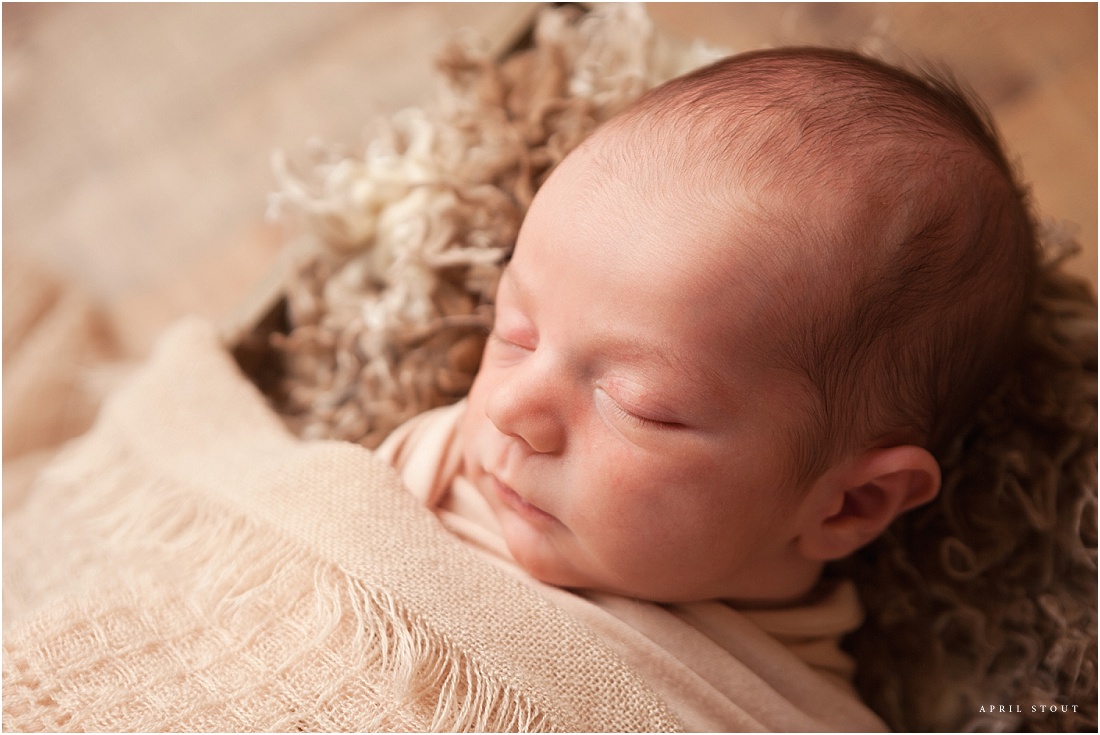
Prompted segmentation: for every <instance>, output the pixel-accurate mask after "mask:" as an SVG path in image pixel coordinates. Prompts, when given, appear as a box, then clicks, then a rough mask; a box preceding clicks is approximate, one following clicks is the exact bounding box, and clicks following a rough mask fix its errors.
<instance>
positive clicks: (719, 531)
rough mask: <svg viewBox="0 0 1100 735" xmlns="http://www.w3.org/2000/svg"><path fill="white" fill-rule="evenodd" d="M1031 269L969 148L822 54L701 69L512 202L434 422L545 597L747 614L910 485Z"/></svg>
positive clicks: (851, 62)
mask: <svg viewBox="0 0 1100 735" xmlns="http://www.w3.org/2000/svg"><path fill="white" fill-rule="evenodd" d="M1034 260H1035V246H1034V237H1033V232H1032V226H1031V223H1030V219H1029V217H1028V214H1027V211H1026V207H1025V206H1024V204H1023V201H1022V197H1021V194H1020V192H1019V190H1018V189H1017V187H1016V186H1015V184H1014V183H1013V180H1012V176H1011V172H1010V170H1009V167H1008V165H1007V164H1006V163H1005V160H1004V157H1003V155H1002V153H1001V152H1000V150H999V147H998V145H997V143H996V140H995V138H994V136H993V134H992V133H991V132H990V129H989V127H988V126H987V125H986V124H985V122H984V121H983V120H982V118H981V117H980V116H979V115H977V114H975V113H974V112H973V110H972V108H971V107H970V106H969V105H968V104H967V103H966V102H965V101H964V99H963V98H962V97H961V96H959V95H958V94H956V93H955V92H953V91H951V90H950V89H947V88H945V87H944V86H942V85H938V84H935V83H930V82H924V81H920V80H918V79H916V78H914V77H912V76H910V75H908V74H906V73H903V72H900V71H897V70H894V69H891V68H889V67H886V66H883V65H880V64H878V63H876V62H872V61H868V60H865V59H863V58H861V57H858V56H855V55H852V54H847V53H843V52H833V51H823V50H805V49H803V50H798V49H794V50H778V51H767V52H757V53H753V54H748V55H743V56H739V57H734V58H732V59H727V60H725V61H722V62H719V63H718V64H715V65H713V66H711V67H707V68H705V69H702V70H700V71H698V72H695V73H693V74H690V75H688V76H686V77H682V78H680V79H677V80H674V81H673V82H670V83H669V84H667V85H664V86H662V87H660V88H658V89H656V90H654V91H653V92H651V93H650V94H648V95H646V96H645V97H644V98H643V99H642V100H640V101H639V102H638V103H636V104H635V105H633V106H632V107H631V108H630V109H628V110H627V111H626V112H624V113H623V114H621V115H619V116H618V117H616V118H615V119H613V120H612V121H610V122H609V123H608V124H606V125H605V126H603V127H602V128H600V130H598V131H597V133H596V134H595V135H593V136H592V137H591V138H590V139H589V140H588V141H586V142H585V144H584V145H582V146H581V147H580V148H579V149H577V150H576V151H575V152H574V153H573V154H571V155H570V156H569V157H568V158H567V159H566V160H565V161H563V162H562V164H561V165H560V166H559V167H558V168H557V169H556V170H555V171H554V173H553V174H552V175H551V177H550V179H549V180H548V181H547V183H546V184H545V185H544V186H543V187H542V189H540V191H539V193H538V195H537V196H536V198H535V201H534V202H533V204H532V206H531V209H530V211H529V213H528V216H527V219H526V220H525V222H524V225H523V228H522V230H521V232H520V236H519V240H518V242H517V245H516V249H515V253H514V255H513V258H512V261H511V263H510V264H509V266H508V268H507V269H506V270H505V273H504V275H503V276H502V279H501V285H500V290H499V292H498V296H497V316H496V324H495V327H494V334H493V336H492V338H491V339H490V342H489V345H488V346H487V348H486V352H485V356H484V359H483V362H482V367H481V371H480V372H479V374H478V377H477V380H476V381H475V383H474V387H473V389H472V390H471V393H470V399H469V409H468V411H467V413H466V418H465V420H464V424H463V426H462V433H463V442H464V458H465V463H466V465H465V466H466V472H467V474H468V475H469V477H470V478H471V479H472V480H473V481H474V483H475V485H477V487H478V488H479V490H480V491H481V492H482V493H483V494H484V495H485V496H486V498H487V499H488V501H489V503H490V505H491V506H492V507H493V509H494V511H495V512H496V514H497V517H498V519H499V521H500V523H501V525H502V528H503V531H504V535H505V538H506V540H507V542H508V545H509V548H510V550H511V551H512V553H513V555H514V556H515V558H516V560H517V561H518V562H519V563H520V564H521V565H523V566H524V567H525V568H526V569H527V570H528V571H530V572H531V573H532V574H533V575H534V576H536V577H538V578H540V579H542V580H544V581H546V582H549V583H552V584H558V585H562V586H567V587H580V588H592V589H600V590H608V591H614V592H618V593H622V594H627V595H631V596H635V597H639V598H644V599H651V600H659V601H687V600H699V599H711V598H727V599H734V600H742V601H776V600H788V599H792V598H796V597H798V596H799V595H802V594H804V593H806V592H807V591H808V590H809V589H810V588H811V587H812V586H813V584H814V582H815V581H816V579H817V578H818V576H819V574H820V571H821V568H822V565H823V564H824V563H825V562H827V561H829V560H832V559H837V558H841V557H843V556H846V555H848V554H850V553H851V552H852V551H854V550H855V549H857V548H859V547H860V546H862V545H863V544H865V543H867V542H868V541H870V540H871V539H873V538H874V537H875V536H877V535H878V534H879V533H880V532H881V531H882V530H883V529H884V528H885V527H886V526H887V525H888V524H889V523H890V521H891V520H892V519H893V518H895V517H896V516H897V515H899V514H900V513H903V512H905V511H906V510H908V509H910V508H912V507H914V506H916V505H919V504H921V503H924V502H927V501H928V500H931V499H932V498H933V497H934V496H935V495H936V493H937V491H938V488H939V481H940V478H939V468H938V465H937V462H936V459H935V453H936V452H937V451H939V450H940V449H942V448H943V446H944V444H945V442H946V441H948V440H949V439H950V438H951V437H952V436H953V435H954V434H956V433H957V432H958V430H959V428H960V427H961V424H962V423H963V422H964V421H965V420H966V418H967V417H968V416H969V415H970V414H971V413H972V412H973V410H974V409H975V408H976V405H977V403H978V402H979V401H980V400H981V398H982V397H983V396H984V395H985V394H987V393H988V391H989V390H990V389H991V388H992V386H993V385H994V384H995V383H996V382H997V380H998V378H999V372H1000V370H1001V369H1002V368H1003V366H1004V365H1005V364H1006V363H1007V362H1009V361H1010V360H1011V358H1012V344H1013V338H1014V336H1015V334H1016V333H1017V330H1018V329H1019V325H1020V322H1021V320H1022V318H1023V311H1024V308H1025V305H1026V302H1027V297H1028V293H1029V290H1030V282H1031V278H1032V271H1033V268H1034V265H1033V264H1034Z"/></svg>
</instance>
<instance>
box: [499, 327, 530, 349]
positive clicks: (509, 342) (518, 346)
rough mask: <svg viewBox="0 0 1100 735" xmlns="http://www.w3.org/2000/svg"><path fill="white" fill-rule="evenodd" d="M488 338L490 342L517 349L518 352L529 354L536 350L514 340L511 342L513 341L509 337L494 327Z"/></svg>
mask: <svg viewBox="0 0 1100 735" xmlns="http://www.w3.org/2000/svg"><path fill="white" fill-rule="evenodd" d="M488 336H489V341H490V342H495V343H497V344H499V345H504V346H505V347H515V348H516V349H517V350H525V351H527V352H533V351H534V349H535V348H534V347H532V346H528V345H526V344H522V343H520V342H516V341H514V340H511V339H508V338H507V337H504V336H502V335H501V333H500V331H499V330H498V329H497V328H496V327H493V328H492V329H490V330H489V335H488Z"/></svg>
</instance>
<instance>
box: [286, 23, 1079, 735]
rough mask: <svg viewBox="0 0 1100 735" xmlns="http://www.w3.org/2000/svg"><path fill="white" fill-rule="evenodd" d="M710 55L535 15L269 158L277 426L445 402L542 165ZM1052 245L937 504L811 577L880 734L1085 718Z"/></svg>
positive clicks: (1063, 313)
mask: <svg viewBox="0 0 1100 735" xmlns="http://www.w3.org/2000/svg"><path fill="white" fill-rule="evenodd" d="M720 55H721V54H719V53H717V52H715V51H713V50H709V49H706V48H704V47H701V46H693V47H690V48H688V47H683V46H676V45H674V44H672V43H671V42H669V41H668V40H666V39H664V38H662V37H660V36H659V35H657V34H656V33H655V32H654V29H653V27H652V25H651V23H650V22H649V20H648V18H647V17H646V16H645V14H644V12H642V11H641V10H640V9H638V8H637V7H635V6H611V7H608V8H604V9H601V10H598V11H594V12H591V13H588V14H585V15H582V14H579V13H576V12H575V11H570V10H568V9H563V10H556V11H548V12H545V13H544V14H543V15H542V16H541V17H540V20H539V22H538V25H537V30H536V32H535V35H534V38H533V42H532V45H531V47H530V48H529V49H527V50H524V51H522V52H519V53H514V54H512V55H510V56H509V57H508V58H507V59H506V60H504V61H499V62H498V61H497V60H495V59H493V58H491V57H490V56H489V54H488V53H487V52H485V51H483V50H479V49H477V48H474V47H472V46H470V45H459V44H456V45H453V46H451V47H449V48H447V49H446V50H445V51H444V52H443V53H442V55H441V57H440V59H439V62H438V63H439V68H440V70H441V72H442V76H443V79H444V82H445V87H444V90H443V92H442V98H441V100H440V104H439V105H438V108H437V109H433V110H432V111H425V110H420V109H411V110H406V111H405V112H402V113H400V114H398V115H396V116H394V117H393V118H392V119H390V120H389V121H387V122H386V123H384V124H383V126H382V129H381V130H380V131H378V133H377V135H375V136H374V137H373V139H371V140H370V142H369V144H368V145H367V146H366V149H365V150H364V151H363V152H362V153H361V154H360V155H352V154H350V153H347V152H344V151H341V150H337V149H330V150H323V151H320V152H319V153H318V156H317V160H316V161H313V162H311V164H310V166H309V168H308V171H307V173H306V174H305V175H304V176H302V175H296V174H294V173H292V171H291V170H290V167H289V166H288V165H287V164H286V163H285V162H284V161H282V160H281V159H278V160H277V169H278V171H279V173H280V177H281V186H282V188H281V191H280V192H279V193H278V194H276V195H274V197H273V204H274V205H275V207H276V211H277V212H278V213H280V214H281V215H283V216H289V215H297V216H298V221H299V222H300V223H301V230H302V235H301V237H300V238H299V240H298V242H297V244H296V247H295V248H294V253H295V266H294V268H293V269H292V272H291V273H290V274H289V276H288V280H287V284H286V291H285V293H286V299H287V305H288V315H289V322H290V327H289V329H288V330H287V332H286V333H285V334H282V333H275V334H272V335H271V336H270V340H271V345H272V347H273V349H274V350H275V352H276V354H277V355H278V357H279V360H280V361H281V371H282V372H281V380H280V381H279V383H278V385H277V386H276V387H275V389H274V390H273V391H272V394H273V400H274V402H275V403H276V405H277V408H278V409H279V411H280V413H281V414H282V415H283V416H284V417H285V419H286V420H287V422H288V423H289V424H290V425H291V427H292V428H294V429H295V430H296V431H297V432H298V433H299V434H301V435H302V436H305V437H310V438H338V439H345V440H349V441H354V442H358V443H361V444H363V445H365V446H368V447H374V446H377V444H378V443H379V442H380V441H381V440H382V439H383V438H384V437H385V436H386V435H387V434H388V433H389V432H390V431H391V430H392V429H393V428H394V427H396V426H397V425H398V424H400V423H402V422H404V421H405V420H406V419H408V418H410V417H412V416H413V415H415V414H417V413H420V412H422V411H424V410H426V409H429V408H433V407H435V406H440V405H445V404H448V403H452V402H454V401H456V400H458V399H460V398H461V397H462V396H463V395H465V393H466V392H467V390H468V389H469V387H470V384H471V382H472V380H473V377H474V375H475V373H476V371H477V368H478V364H479V361H480V358H481V351H482V348H483V346H484V338H485V337H484V335H485V333H486V328H487V326H488V325H489V324H490V323H491V321H492V302H493V294H494V291H495V287H496V282H497V278H498V276H499V274H500V271H501V267H502V264H503V262H504V261H505V259H506V257H507V254H508V253H509V251H510V248H511V247H512V244H513V243H514V241H515V238H516V233H517V231H518V228H519V224H520V221H521V220H522V218H523V215H524V212H525V211H526V209H527V206H528V205H529V204H530V202H531V198H532V196H533V195H534V192H535V191H536V190H537V189H538V187H539V185H540V184H542V182H543V181H544V180H545V179H546V176H547V174H548V173H549V172H550V170H551V169H552V168H553V167H554V166H555V165H556V164H557V163H558V162H559V161H561V160H562V158H563V157H564V156H565V155H566V154H567V153H568V152H569V151H570V150H572V149H573V148H574V147H575V146H576V145H577V144H578V143H579V142H580V141H581V140H583V139H584V137H585V136H586V135H588V134H589V133H590V132H591V131H592V130H593V129H594V128H595V127H596V126H597V125H598V124H599V123H600V122H602V121H603V120H606V119H607V118H608V117H610V116H611V115H613V114H614V113H615V112H616V111H618V110H619V109H621V108H622V107H624V106H625V105H626V104H628V103H629V102H630V101H631V100H633V99H634V98H635V97H637V96H638V95H639V94H640V93H641V92H643V91H644V90H646V89H648V88H649V87H651V86H653V85H655V84H657V83H660V82H662V81H664V80H666V79H668V78H670V77H672V76H675V75H676V74H679V73H683V72H685V71H687V70H689V69H692V68H695V67H697V66H700V65H702V64H703V63H706V62H709V61H711V60H713V59H715V58H717V57H718V56H720ZM1048 250H1050V252H1051V253H1060V252H1062V251H1063V250H1064V248H1048ZM1059 262H1060V260H1059V258H1058V257H1057V256H1056V255H1054V254H1052V255H1051V257H1050V258H1049V262H1048V263H1047V264H1046V266H1045V269H1044V271H1043V277H1042V278H1041V287H1040V289H1039V293H1038V295H1037V297H1036V299H1035V302H1034V304H1033V307H1032V310H1031V318H1030V323H1029V327H1028V331H1027V334H1025V335H1023V338H1024V339H1025V340H1026V344H1027V349H1026V350H1025V356H1024V359H1023V360H1022V361H1021V364H1020V365H1019V366H1017V368H1016V369H1015V370H1014V371H1013V372H1012V374H1011V375H1010V376H1009V379H1008V380H1006V381H1005V383H1004V384H1003V385H1002V386H1001V388H1000V390H999V391H998V392H997V393H996V395H994V396H991V397H990V399H989V401H988V402H987V403H986V405H985V406H984V407H983V409H982V410H981V412H980V414H979V415H978V416H977V417H976V418H975V420H974V421H973V423H972V424H971V425H970V426H969V427H968V428H967V429H966V430H965V431H964V432H962V433H961V435H960V436H959V437H958V438H957V440H956V441H955V443H954V446H953V448H952V450H951V452H950V454H949V456H947V457H946V458H945V461H944V462H943V470H944V477H945V482H944V488H943V493H942V498H941V499H940V500H939V501H938V502H937V503H934V504H932V505H930V506H928V507H926V508H924V509H921V510H918V511H916V512H913V513H911V514H909V515H907V516H905V517H904V518H903V519H901V521H900V522H898V523H897V524H895V526H894V527H893V528H892V529H891V530H890V531H889V533H888V534H887V535H886V536H884V537H883V538H882V539H880V540H879V541H878V542H876V543H875V544H873V545H872V546H870V547H869V548H867V549H865V550H864V551H863V552H861V553H860V554H859V555H858V556H857V557H856V558H853V559H851V560H848V561H847V562H845V563H844V564H843V565H842V566H841V567H838V568H837V569H835V570H833V571H834V572H835V573H843V574H845V575H849V576H851V577H853V578H855V579H856V580H857V582H858V584H859V586H860V589H861V594H862V597H863V599H864V603H865V605H866V607H867V612H868V620H867V624H866V625H865V626H864V628H863V629H862V630H861V631H860V632H859V633H858V634H856V635H855V636H853V638H852V639H851V640H850V641H849V646H850V649H851V650H852V651H853V653H854V654H855V655H856V657H857V659H858V662H859V672H860V673H859V676H858V680H857V684H858V686H859V688H860V690H861V692H862V694H863V696H864V698H865V699H866V701H867V702H868V703H869V704H870V705H871V706H872V707H873V708H874V709H875V710H876V711H877V712H878V713H879V714H880V715H881V716H883V717H884V719H885V720H886V721H887V722H888V723H889V724H890V725H891V727H893V728H896V729H902V730H958V729H967V730H981V731H985V730H994V731H999V730H1021V729H1023V730H1027V729H1033V730H1045V731H1050V730H1067V731H1073V730H1080V729H1095V727H1096V723H1097V720H1096V717H1097V715H1096V699H1097V686H1096V659H1097V638H1096V624H1097V623H1096V595H1097V591H1096V561H1097V559H1096V522H1097V507H1096V398H1097V395H1096V304H1095V302H1094V300H1093V298H1092V296H1091V293H1090V291H1089V288H1088V287H1087V286H1086V285H1084V284H1082V283H1080V282H1078V281H1075V280H1074V279H1072V278H1070V277H1069V276H1067V275H1065V273H1064V272H1063V271H1062V270H1061V269H1060V268H1059ZM1060 705H1067V709H1069V710H1070V711H1069V712H1063V711H1062V710H1061V707H1060ZM1074 705H1075V706H1076V711H1073V706H1074ZM1052 706H1053V707H1054V709H1055V710H1056V711H1055V712H1051V707H1052Z"/></svg>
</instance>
